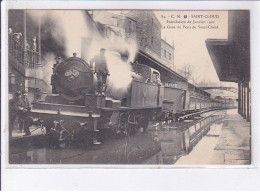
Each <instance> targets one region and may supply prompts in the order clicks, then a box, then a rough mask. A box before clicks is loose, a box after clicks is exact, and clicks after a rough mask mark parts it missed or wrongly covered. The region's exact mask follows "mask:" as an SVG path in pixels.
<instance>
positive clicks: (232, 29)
mask: <svg viewBox="0 0 260 194" xmlns="http://www.w3.org/2000/svg"><path fill="white" fill-rule="evenodd" d="M249 14H250V13H249V11H248V10H239V11H238V10H236V11H228V39H227V40H226V39H207V40H206V46H207V49H208V52H209V54H210V57H211V59H212V62H213V64H214V67H215V69H216V72H217V74H218V77H219V79H220V81H227V82H239V81H249V80H250V15H249Z"/></svg>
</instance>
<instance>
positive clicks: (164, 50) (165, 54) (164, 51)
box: [164, 50, 166, 58]
mask: <svg viewBox="0 0 260 194" xmlns="http://www.w3.org/2000/svg"><path fill="white" fill-rule="evenodd" d="M164 57H165V58H166V50H164Z"/></svg>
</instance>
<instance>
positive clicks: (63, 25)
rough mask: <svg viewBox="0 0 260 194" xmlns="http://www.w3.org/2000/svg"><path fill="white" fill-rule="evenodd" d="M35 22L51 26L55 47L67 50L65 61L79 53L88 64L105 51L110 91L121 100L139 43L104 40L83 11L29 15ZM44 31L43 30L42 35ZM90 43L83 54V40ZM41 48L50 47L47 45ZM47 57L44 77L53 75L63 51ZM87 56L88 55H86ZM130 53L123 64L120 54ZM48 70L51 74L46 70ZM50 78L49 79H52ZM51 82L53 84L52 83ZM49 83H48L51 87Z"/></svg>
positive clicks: (40, 11) (55, 11)
mask: <svg viewBox="0 0 260 194" xmlns="http://www.w3.org/2000/svg"><path fill="white" fill-rule="evenodd" d="M28 13H29V14H30V15H31V16H32V18H34V19H35V22H38V21H39V19H40V21H41V24H42V26H43V27H44V26H46V24H49V23H51V25H49V26H52V28H48V30H50V32H49V34H50V35H51V36H52V37H53V39H54V41H55V43H56V44H58V45H61V46H62V47H63V48H64V52H63V55H64V57H71V56H72V53H77V56H78V57H81V54H84V55H85V56H88V58H87V59H85V60H86V61H87V62H89V61H90V60H91V59H92V58H93V57H94V56H95V55H97V54H99V52H100V49H101V48H105V49H106V54H105V55H106V59H107V63H108V69H109V72H110V76H109V77H108V89H109V91H110V92H112V93H113V94H116V95H114V96H116V97H117V98H121V97H122V96H123V95H124V93H125V92H126V91H127V89H128V87H129V85H130V83H131V81H132V72H131V62H133V60H134V58H135V54H136V51H137V46H136V40H128V41H126V40H125V39H124V38H123V37H117V36H114V37H113V38H112V39H106V38H104V37H103V36H102V35H101V34H100V32H99V31H98V29H97V24H96V23H94V22H93V21H92V19H91V17H90V16H89V15H88V13H87V12H86V11H83V10H37V11H28ZM44 30H46V29H42V31H43V33H44ZM83 38H85V39H86V38H87V39H89V40H91V41H90V42H89V45H88V49H87V50H86V51H84V50H83V53H82V39H83ZM42 42H43V43H42V44H50V42H49V43H48V42H44V40H42ZM52 52H53V53H48V52H47V53H46V54H45V55H44V58H46V61H47V64H46V67H45V73H46V74H47V72H48V75H50V74H51V73H50V72H52V65H53V62H55V60H54V59H55V57H57V56H55V55H56V54H58V53H60V51H57V52H56V51H52ZM84 52H86V53H84ZM124 52H127V53H128V56H129V57H128V60H127V61H124V60H122V59H121V57H120V53H124ZM47 69H48V70H47ZM48 75H46V76H45V78H46V79H50V78H49V77H48ZM49 82H50V81H49ZM49 82H48V83H49Z"/></svg>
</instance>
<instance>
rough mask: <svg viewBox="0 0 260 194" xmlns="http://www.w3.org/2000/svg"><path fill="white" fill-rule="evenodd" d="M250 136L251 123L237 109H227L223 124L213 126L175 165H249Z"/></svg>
mask: <svg viewBox="0 0 260 194" xmlns="http://www.w3.org/2000/svg"><path fill="white" fill-rule="evenodd" d="M250 136H251V134H250V123H249V122H247V121H246V119H244V118H243V117H241V116H240V115H239V114H238V113H237V109H230V110H227V111H226V116H225V118H224V121H223V124H221V125H218V126H215V127H213V128H212V129H211V130H210V131H209V132H208V133H207V135H206V136H205V137H204V138H203V139H202V140H201V141H200V142H199V143H198V144H197V145H196V147H195V148H194V149H193V150H192V151H191V152H190V153H189V154H188V155H185V156H182V157H181V158H180V159H179V160H178V161H177V162H176V163H175V165H247V164H248V165H249V164H250V163H251V151H250V145H251V142H250Z"/></svg>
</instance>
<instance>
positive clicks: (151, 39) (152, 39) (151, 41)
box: [151, 36, 153, 44]
mask: <svg viewBox="0 0 260 194" xmlns="http://www.w3.org/2000/svg"><path fill="white" fill-rule="evenodd" d="M151 42H152V44H153V36H152V39H151Z"/></svg>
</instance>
